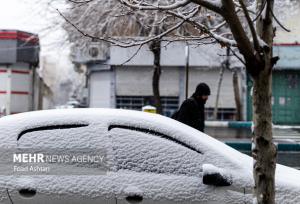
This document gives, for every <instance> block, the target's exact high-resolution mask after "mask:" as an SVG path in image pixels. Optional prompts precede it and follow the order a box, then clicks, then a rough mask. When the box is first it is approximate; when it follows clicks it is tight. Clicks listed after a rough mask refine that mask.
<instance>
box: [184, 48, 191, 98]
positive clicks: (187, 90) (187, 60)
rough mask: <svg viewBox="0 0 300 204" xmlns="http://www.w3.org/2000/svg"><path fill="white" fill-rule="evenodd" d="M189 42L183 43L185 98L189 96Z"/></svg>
mask: <svg viewBox="0 0 300 204" xmlns="http://www.w3.org/2000/svg"><path fill="white" fill-rule="evenodd" d="M189 55H190V49H189V44H188V43H186V45H185V99H187V98H188V97H189Z"/></svg>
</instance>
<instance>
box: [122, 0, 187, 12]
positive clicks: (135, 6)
mask: <svg viewBox="0 0 300 204" xmlns="http://www.w3.org/2000/svg"><path fill="white" fill-rule="evenodd" d="M118 1H119V2H120V3H121V4H124V5H125V6H128V7H130V8H133V9H138V10H172V9H177V8H180V7H183V6H185V5H187V4H189V3H191V1H190V0H182V1H176V2H175V3H173V4H170V5H159V4H157V5H154V4H148V3H146V2H143V1H137V2H136V3H131V2H129V1H127V0H118Z"/></svg>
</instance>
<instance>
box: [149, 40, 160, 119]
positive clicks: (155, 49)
mask: <svg viewBox="0 0 300 204" xmlns="http://www.w3.org/2000/svg"><path fill="white" fill-rule="evenodd" d="M149 47H150V50H151V51H152V53H153V56H154V63H153V78H152V90H153V97H154V104H155V106H156V109H157V113H159V114H161V113H162V106H161V100H160V93H159V79H160V75H161V66H160V40H159V39H157V40H154V41H152V42H151V44H150V46H149Z"/></svg>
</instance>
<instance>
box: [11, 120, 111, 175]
mask: <svg viewBox="0 0 300 204" xmlns="http://www.w3.org/2000/svg"><path fill="white" fill-rule="evenodd" d="M95 129H97V130H99V128H98V127H97V126H92V125H89V126H87V125H65V126H62V125H60V126H57V125H56V126H44V127H38V128H30V129H27V130H24V131H23V132H22V133H20V134H19V138H18V140H17V150H18V151H19V152H20V153H23V152H24V153H42V154H43V156H44V157H43V163H44V162H45V163H47V164H45V165H44V166H50V167H51V169H53V170H56V169H58V171H55V172H50V173H53V174H57V172H59V173H60V172H63V171H64V172H63V174H65V172H69V171H72V172H71V173H68V174H70V175H72V174H73V173H74V174H78V173H79V174H81V173H82V174H84V175H85V174H93V173H97V174H98V172H96V171H94V170H92V169H90V168H91V167H93V169H96V168H100V167H101V168H102V167H104V168H102V169H104V170H108V169H107V168H109V166H108V165H109V164H108V161H107V160H108V157H107V143H108V142H107V140H108V138H107V137H106V134H105V132H104V131H98V132H97V131H95ZM20 135H21V136H20ZM48 164H49V165H48ZM75 167H76V168H77V169H76V168H75ZM102 169H101V170H102ZM73 170H74V171H73ZM81 170H83V171H81ZM90 170H91V171H90ZM100 173H102V172H100Z"/></svg>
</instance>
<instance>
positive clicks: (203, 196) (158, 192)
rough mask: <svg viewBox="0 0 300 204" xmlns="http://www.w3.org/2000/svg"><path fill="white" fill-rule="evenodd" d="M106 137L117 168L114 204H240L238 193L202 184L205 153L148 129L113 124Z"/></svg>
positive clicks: (240, 199)
mask: <svg viewBox="0 0 300 204" xmlns="http://www.w3.org/2000/svg"><path fill="white" fill-rule="evenodd" d="M109 129H110V131H109V132H110V133H109V136H110V138H111V140H112V149H113V154H114V156H115V158H114V162H115V165H116V167H117V172H116V174H117V176H118V182H119V185H118V187H119V189H118V191H117V203H118V204H131V203H140V204H150V203H156V204H160V203H161V204H163V203H164V204H166V203H181V204H185V203H226V202H224V197H230V198H231V199H230V202H228V203H243V201H244V196H243V194H242V193H236V192H232V191H227V189H226V187H219V188H216V187H214V186H207V185H204V184H203V182H202V175H203V172H202V164H203V163H204V162H205V154H204V153H203V152H201V151H198V150H195V149H193V148H191V147H189V146H188V145H186V144H184V143H182V142H180V141H177V140H175V139H174V138H172V137H170V136H168V135H165V134H162V133H159V132H156V131H153V130H149V129H143V128H136V127H130V126H120V125H114V126H111V127H110V128H109Z"/></svg>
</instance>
